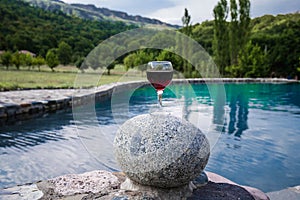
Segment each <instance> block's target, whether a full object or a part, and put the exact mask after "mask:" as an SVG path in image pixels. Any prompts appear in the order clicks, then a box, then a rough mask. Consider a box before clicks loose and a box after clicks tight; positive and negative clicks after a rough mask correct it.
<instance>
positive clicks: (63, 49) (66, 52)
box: [57, 41, 72, 65]
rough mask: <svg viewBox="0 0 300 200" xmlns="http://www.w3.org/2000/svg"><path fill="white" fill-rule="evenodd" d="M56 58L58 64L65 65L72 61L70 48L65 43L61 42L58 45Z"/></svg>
mask: <svg viewBox="0 0 300 200" xmlns="http://www.w3.org/2000/svg"><path fill="white" fill-rule="evenodd" d="M57 56H58V60H59V62H60V64H62V65H67V64H70V62H71V60H72V48H71V46H70V45H68V44H67V43H66V42H64V41H63V42H61V43H59V45H58V49H57Z"/></svg>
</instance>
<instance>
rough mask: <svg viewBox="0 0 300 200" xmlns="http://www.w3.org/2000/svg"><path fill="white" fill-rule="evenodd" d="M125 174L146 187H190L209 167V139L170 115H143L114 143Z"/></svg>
mask: <svg viewBox="0 0 300 200" xmlns="http://www.w3.org/2000/svg"><path fill="white" fill-rule="evenodd" d="M114 150H115V155H116V159H117V161H118V163H119V165H120V167H121V168H122V170H123V172H124V173H125V174H126V175H127V176H128V177H129V178H130V179H131V180H133V181H135V182H137V183H140V184H142V185H148V186H155V187H162V188H170V187H179V186H183V185H187V184H189V182H190V181H192V180H193V179H195V178H196V177H197V176H199V175H200V173H201V172H202V170H203V169H204V167H205V166H206V164H207V161H208V158H209V154H210V148H209V143H208V140H207V138H206V137H205V135H204V134H203V133H202V132H201V131H200V130H199V129H198V128H196V127H195V126H194V125H192V124H191V123H189V122H187V121H185V120H182V119H179V118H177V117H174V116H172V115H168V114H159V113H152V114H146V115H140V116H137V117H134V118H132V119H130V120H128V121H126V122H125V123H124V124H123V125H122V126H121V127H120V129H119V130H118V132H117V135H116V137H115V141H114Z"/></svg>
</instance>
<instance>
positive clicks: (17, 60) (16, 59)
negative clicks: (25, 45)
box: [11, 51, 26, 70]
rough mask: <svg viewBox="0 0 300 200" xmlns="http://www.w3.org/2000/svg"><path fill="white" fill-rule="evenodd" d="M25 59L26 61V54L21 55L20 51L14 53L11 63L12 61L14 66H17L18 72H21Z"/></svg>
mask: <svg viewBox="0 0 300 200" xmlns="http://www.w3.org/2000/svg"><path fill="white" fill-rule="evenodd" d="M25 59H26V55H25V54H22V53H19V51H16V52H15V53H13V55H12V60H11V61H12V64H13V65H15V67H16V68H17V70H19V69H20V67H21V66H22V65H24V64H25Z"/></svg>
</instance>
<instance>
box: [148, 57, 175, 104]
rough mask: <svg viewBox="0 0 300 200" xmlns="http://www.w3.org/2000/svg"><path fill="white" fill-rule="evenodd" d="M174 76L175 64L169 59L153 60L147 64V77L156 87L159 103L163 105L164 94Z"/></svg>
mask: <svg viewBox="0 0 300 200" xmlns="http://www.w3.org/2000/svg"><path fill="white" fill-rule="evenodd" d="M172 78H173V66H172V63H171V62H169V61H152V62H149V63H148V64H147V79H148V81H149V82H150V83H151V85H152V86H153V87H154V88H155V89H156V92H157V98H158V103H159V105H160V107H162V94H163V92H164V89H165V87H167V85H169V84H170V82H171V80H172Z"/></svg>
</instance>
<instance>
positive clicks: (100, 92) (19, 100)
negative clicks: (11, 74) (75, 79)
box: [0, 78, 299, 125]
mask: <svg viewBox="0 0 300 200" xmlns="http://www.w3.org/2000/svg"><path fill="white" fill-rule="evenodd" d="M186 82H189V83H299V81H298V80H288V79H278V78H275V79H271V78H204V79H199V78H198V79H174V80H173V81H172V83H173V84H180V83H186ZM143 85H149V83H148V81H131V82H122V83H120V82H117V83H111V84H107V85H103V86H100V87H95V88H91V89H53V90H50V89H45V90H19V91H6V92H0V125H1V122H2V123H5V122H7V121H8V122H9V121H18V120H24V119H28V118H33V117H36V116H39V115H42V114H44V113H49V112H55V111H58V110H64V109H68V108H71V107H74V106H80V105H83V104H86V103H88V102H92V101H101V100H106V99H108V98H110V97H111V95H112V93H113V92H118V91H122V90H124V89H134V88H138V87H141V86H143Z"/></svg>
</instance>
